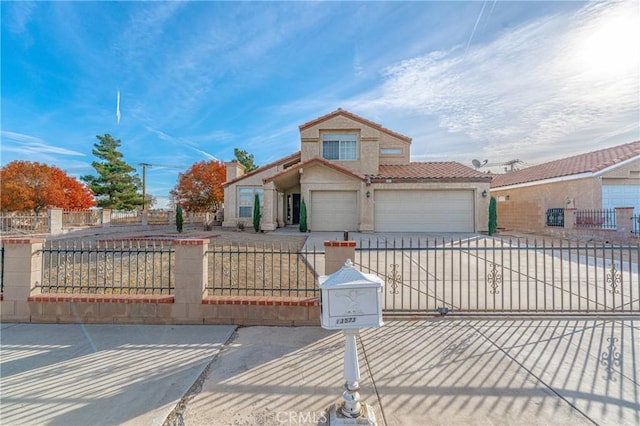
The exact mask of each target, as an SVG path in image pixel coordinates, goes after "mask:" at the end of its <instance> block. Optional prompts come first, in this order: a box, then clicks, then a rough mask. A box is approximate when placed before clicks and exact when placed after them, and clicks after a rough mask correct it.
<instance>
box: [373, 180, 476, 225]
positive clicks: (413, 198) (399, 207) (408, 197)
mask: <svg viewBox="0 0 640 426" xmlns="http://www.w3.org/2000/svg"><path fill="white" fill-rule="evenodd" d="M374 196H375V201H374V202H375V209H374V214H375V218H374V221H375V230H376V232H473V231H474V218H473V216H474V214H473V213H474V204H473V191H462V190H461V191H433V190H431V191H420V190H406V191H404V190H394V191H389V190H387V191H384V190H381V191H376V192H375V194H374Z"/></svg>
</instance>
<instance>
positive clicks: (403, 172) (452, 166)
mask: <svg viewBox="0 0 640 426" xmlns="http://www.w3.org/2000/svg"><path fill="white" fill-rule="evenodd" d="M369 177H370V178H371V179H372V180H374V181H375V180H386V179H396V180H438V181H465V182H489V181H491V178H492V177H491V175H488V174H486V173H482V172H479V171H477V170H475V169H472V168H471V167H467V166H465V165H463V164H460V163H458V162H455V161H446V162H424V163H418V162H415V163H409V164H399V165H381V166H380V167H379V168H378V174H377V175H370V176H369Z"/></svg>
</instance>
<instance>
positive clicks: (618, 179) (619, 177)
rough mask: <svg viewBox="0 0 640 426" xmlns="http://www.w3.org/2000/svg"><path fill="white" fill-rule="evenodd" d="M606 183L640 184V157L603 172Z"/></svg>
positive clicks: (604, 182)
mask: <svg viewBox="0 0 640 426" xmlns="http://www.w3.org/2000/svg"><path fill="white" fill-rule="evenodd" d="M602 180H603V182H602V183H603V184H604V185H640V159H638V160H634V161H631V162H629V163H626V164H623V165H621V166H619V167H616V168H615V169H613V170H610V171H608V172H606V173H603V174H602Z"/></svg>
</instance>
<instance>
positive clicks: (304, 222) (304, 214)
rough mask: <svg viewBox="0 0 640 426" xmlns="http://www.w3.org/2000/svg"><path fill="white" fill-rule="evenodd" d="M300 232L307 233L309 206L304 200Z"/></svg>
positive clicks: (301, 204)
mask: <svg viewBox="0 0 640 426" xmlns="http://www.w3.org/2000/svg"><path fill="white" fill-rule="evenodd" d="M300 232H307V205H306V204H305V202H304V198H303V199H302V202H301V203H300Z"/></svg>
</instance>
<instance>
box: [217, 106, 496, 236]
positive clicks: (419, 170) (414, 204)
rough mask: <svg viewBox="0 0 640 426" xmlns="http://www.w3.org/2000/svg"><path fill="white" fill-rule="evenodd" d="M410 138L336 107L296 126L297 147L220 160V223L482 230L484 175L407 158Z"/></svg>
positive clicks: (265, 227)
mask: <svg viewBox="0 0 640 426" xmlns="http://www.w3.org/2000/svg"><path fill="white" fill-rule="evenodd" d="M410 150H411V138H409V137H407V136H404V135H401V134H400V133H396V132H394V131H391V130H389V129H386V128H384V127H383V126H381V125H380V124H377V123H374V122H372V121H369V120H367V119H365V118H362V117H359V116H357V115H355V114H352V113H350V112H348V111H345V110H342V109H338V110H336V111H334V112H332V113H329V114H327V115H324V116H322V117H319V118H317V119H315V120H312V121H309V122H307V123H305V124H302V125H301V126H300V151H299V152H296V153H294V154H292V155H289V156H287V157H284V158H282V159H280V160H278V161H275V162H273V163H270V164H267V165H265V166H263V167H260V168H259V169H257V170H254V171H253V172H251V173H247V174H244V168H243V166H242V165H241V164H239V163H237V162H235V161H232V162H229V163H227V164H226V166H227V182H226V183H225V184H224V185H223V186H224V204H225V212H224V223H223V226H225V227H236V226H237V225H238V223H243V224H245V225H248V224H250V223H251V222H252V210H253V204H254V198H255V194H256V193H257V194H258V195H259V196H260V199H261V202H262V207H261V213H262V220H261V229H262V230H264V231H272V230H275V229H276V228H278V227H284V226H287V225H296V224H298V223H299V218H300V205H301V202H302V200H304V202H305V205H306V209H307V223H308V227H309V229H310V230H312V231H343V230H349V231H360V232H474V231H475V232H482V231H486V229H487V223H488V205H489V199H488V193H489V186H490V182H491V177H490V176H488V175H486V174H484V173H481V172H478V171H476V170H474V169H472V168H470V167H466V166H464V165H462V164H460V163H456V162H411V160H410Z"/></svg>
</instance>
